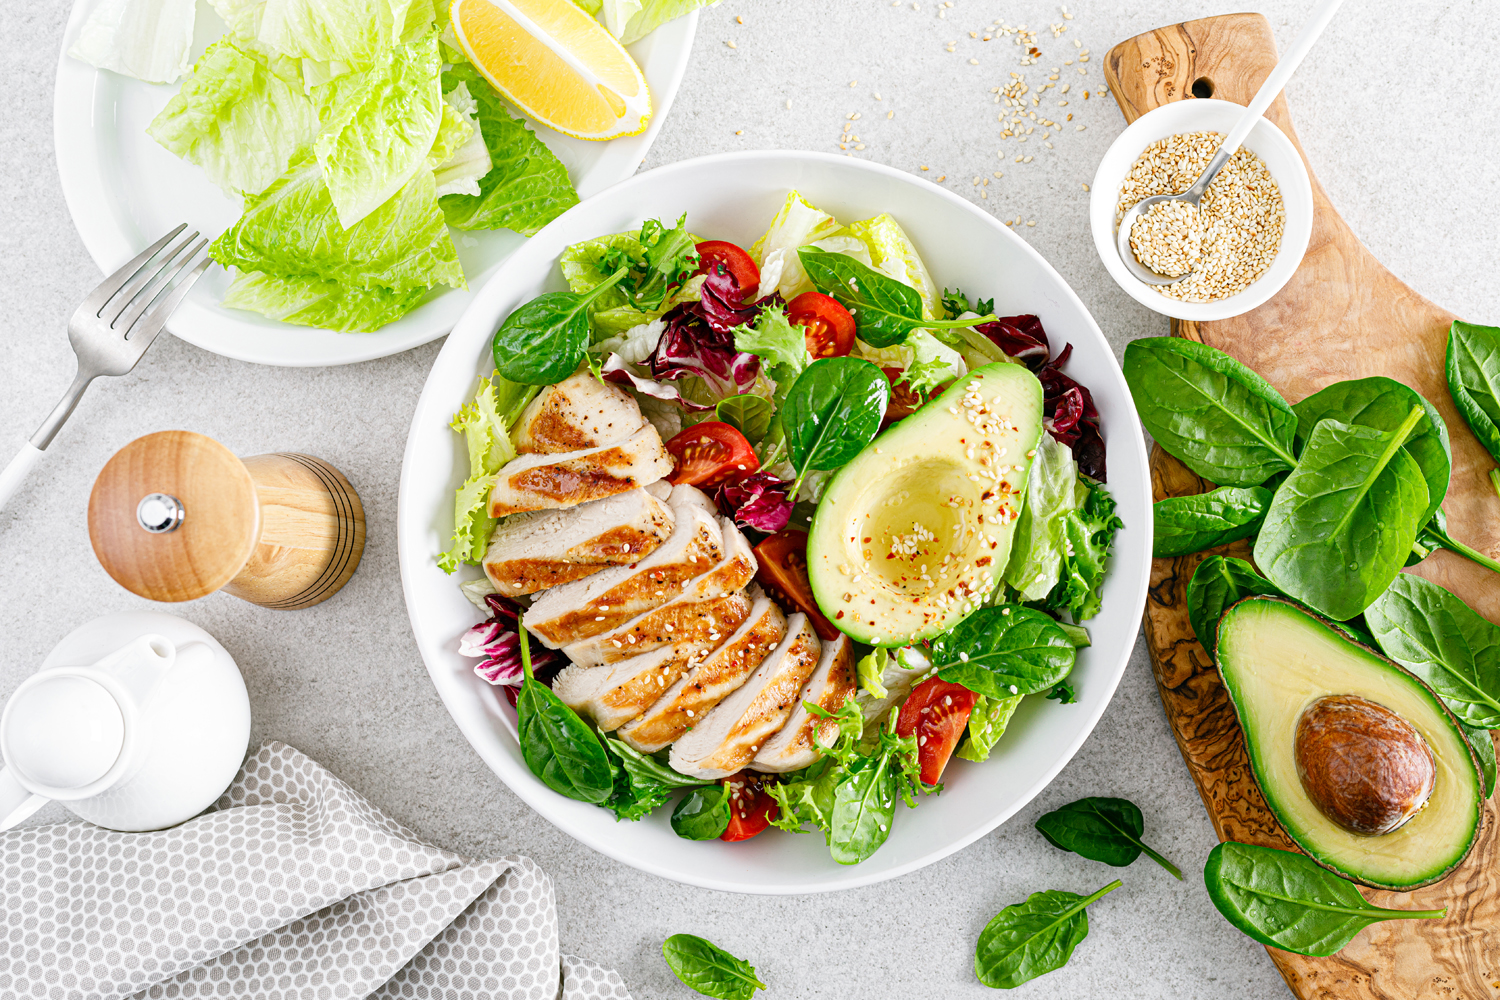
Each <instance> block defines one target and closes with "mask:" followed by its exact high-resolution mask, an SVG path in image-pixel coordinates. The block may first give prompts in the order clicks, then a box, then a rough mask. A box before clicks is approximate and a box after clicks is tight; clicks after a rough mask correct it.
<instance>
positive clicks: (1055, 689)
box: [1047, 681, 1078, 705]
mask: <svg viewBox="0 0 1500 1000" xmlns="http://www.w3.org/2000/svg"><path fill="white" fill-rule="evenodd" d="M1047 700H1048V701H1055V702H1058V703H1059V704H1063V705H1072V704H1075V703H1076V702H1077V701H1078V693H1077V692H1076V691H1074V690H1073V682H1072V681H1059V682H1058V683H1056V684H1054V685H1053V686H1052V690H1051V691H1048V692H1047Z"/></svg>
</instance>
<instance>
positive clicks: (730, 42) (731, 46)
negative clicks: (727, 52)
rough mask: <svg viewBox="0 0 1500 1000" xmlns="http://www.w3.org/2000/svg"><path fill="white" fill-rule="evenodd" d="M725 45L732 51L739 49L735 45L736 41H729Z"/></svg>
mask: <svg viewBox="0 0 1500 1000" xmlns="http://www.w3.org/2000/svg"><path fill="white" fill-rule="evenodd" d="M724 44H725V45H727V46H729V47H730V48H731V49H737V48H739V46H738V45H736V44H734V39H729V40H728V41H726V42H725V43H724Z"/></svg>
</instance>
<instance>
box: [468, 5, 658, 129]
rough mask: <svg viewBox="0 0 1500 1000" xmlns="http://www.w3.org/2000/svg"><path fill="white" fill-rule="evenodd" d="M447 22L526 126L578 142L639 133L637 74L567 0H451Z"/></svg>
mask: <svg viewBox="0 0 1500 1000" xmlns="http://www.w3.org/2000/svg"><path fill="white" fill-rule="evenodd" d="M448 17H449V19H450V20H451V21H452V22H453V31H454V34H456V35H457V36H458V41H459V44H460V45H461V46H462V47H463V50H464V54H465V55H467V56H468V57H469V61H470V62H472V63H473V64H474V66H475V68H476V69H478V70H479V72H480V73H482V74H484V78H485V79H486V80H488V81H489V82H490V83H492V84H494V86H495V89H496V90H498V91H499V92H500V93H501V94H502V95H503V96H504V97H505V98H506V100H508V101H510V102H511V103H512V104H514V105H515V106H516V107H518V108H520V109H521V111H522V112H524V113H525V114H526V115H527V116H528V117H530V118H531V119H532V120H533V121H536V122H540V123H541V124H543V125H546V126H548V127H550V128H554V129H557V131H559V132H562V133H564V134H566V135H571V136H574V137H575V138H578V139H614V138H617V137H619V136H625V135H639V134H640V133H641V132H644V131H645V130H646V123H647V122H649V121H650V120H651V94H650V92H649V91H648V90H647V87H646V78H645V77H644V76H642V75H641V68H640V67H639V66H637V65H636V64H635V60H634V59H632V58H630V53H628V52H626V51H625V49H624V48H622V47H621V46H620V43H619V42H618V41H616V40H615V38H614V36H613V35H611V34H610V33H609V32H608V31H606V30H605V29H604V26H603V25H601V24H600V23H599V22H598V21H596V20H594V19H593V18H592V17H590V16H589V15H588V14H586V13H584V12H583V11H582V10H580V9H579V8H578V7H577V6H576V5H575V4H574V3H573V2H572V0H453V5H452V7H450V8H449V11H448Z"/></svg>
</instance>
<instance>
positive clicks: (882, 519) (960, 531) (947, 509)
mask: <svg viewBox="0 0 1500 1000" xmlns="http://www.w3.org/2000/svg"><path fill="white" fill-rule="evenodd" d="M1041 431H1042V385H1041V383H1040V382H1039V381H1038V380H1037V377H1036V376H1035V375H1033V374H1032V373H1031V371H1030V370H1029V369H1027V368H1026V367H1025V366H1023V365H1018V364H990V365H984V366H983V367H980V368H976V369H975V370H974V371H972V372H970V373H969V374H968V375H967V376H965V377H964V378H961V379H958V380H957V381H956V382H954V383H953V385H951V386H950V387H949V388H948V389H947V390H945V391H944V392H943V393H942V395H940V396H938V397H937V398H936V399H934V400H932V401H930V402H929V403H928V404H927V405H925V406H923V407H922V408H921V409H920V410H918V411H917V412H916V413H914V414H912V415H911V416H909V417H907V418H906V419H904V420H902V421H901V422H900V423H898V424H895V425H894V426H892V427H891V428H890V429H889V430H887V431H886V432H885V433H884V434H882V435H881V436H880V437H878V438H876V439H875V440H874V441H873V442H872V443H871V444H870V445H868V446H867V447H866V448H865V449H864V450H863V451H862V452H860V453H859V455H858V456H857V457H855V459H854V460H853V461H852V462H850V463H849V464H848V465H846V466H844V467H843V468H842V469H840V470H839V472H838V474H837V475H836V476H835V477H834V478H833V481H832V482H831V483H829V485H828V489H827V492H825V493H824V495H823V500H822V502H821V503H819V504H818V510H817V513H816V514H815V515H814V517H813V523H812V531H811V533H810V535H809V538H808V543H807V573H808V578H809V580H810V582H811V584H812V589H813V594H814V596H815V597H816V598H817V601H818V606H819V607H820V608H821V609H822V610H823V612H824V614H826V615H827V616H828V618H829V619H830V620H831V621H832V622H833V623H834V625H836V626H837V627H838V628H839V629H840V630H842V631H843V632H844V633H846V634H847V635H849V636H851V637H852V638H854V639H856V640H858V641H860V642H865V643H869V644H871V645H875V646H906V645H910V644H911V643H914V642H917V641H919V640H921V639H925V638H928V637H930V636H934V635H938V634H940V633H942V632H945V631H947V630H948V629H950V628H952V627H953V626H954V625H955V624H957V623H958V622H959V621H960V620H961V619H963V618H964V617H965V616H967V615H968V614H969V613H970V612H972V611H973V610H975V609H976V608H978V607H979V606H981V605H982V604H983V603H984V602H985V601H986V600H987V599H988V597H989V595H991V594H993V593H994V591H995V588H996V586H997V585H998V584H999V582H1000V577H1001V574H1002V573H1003V572H1004V570H1005V567H1006V563H1007V562H1008V561H1009V558H1010V548H1011V539H1012V537H1013V536H1014V534H1015V526H1016V519H1017V518H1018V517H1019V516H1020V513H1021V508H1022V504H1023V503H1024V500H1025V491H1026V482H1027V473H1028V470H1029V469H1030V467H1031V462H1032V460H1033V459H1034V458H1035V457H1036V447H1037V440H1038V438H1039V437H1040V435H1041Z"/></svg>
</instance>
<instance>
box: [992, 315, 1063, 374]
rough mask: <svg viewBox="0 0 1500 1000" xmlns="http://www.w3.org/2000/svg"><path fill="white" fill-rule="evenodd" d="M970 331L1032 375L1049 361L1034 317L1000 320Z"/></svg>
mask: <svg viewBox="0 0 1500 1000" xmlns="http://www.w3.org/2000/svg"><path fill="white" fill-rule="evenodd" d="M974 329H975V330H977V331H979V332H980V333H982V334H984V335H985V336H986V337H988V338H990V340H991V341H992V342H993V343H994V344H995V346H996V347H998V348H1000V350H1002V351H1004V352H1005V353H1006V354H1008V355H1010V356H1011V357H1013V358H1015V359H1016V360H1017V361H1019V362H1021V363H1022V364H1024V365H1025V366H1026V367H1027V368H1030V369H1031V370H1032V371H1039V370H1040V369H1041V368H1042V367H1043V366H1044V365H1046V364H1047V362H1048V360H1049V359H1050V358H1051V357H1052V345H1051V344H1049V343H1048V342H1047V332H1046V331H1045V330H1043V329H1042V321H1041V320H1039V319H1037V318H1036V317H1035V316H1002V317H1000V318H999V319H997V320H995V322H993V323H981V324H979V325H978V326H976V327H975V328H974Z"/></svg>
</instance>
